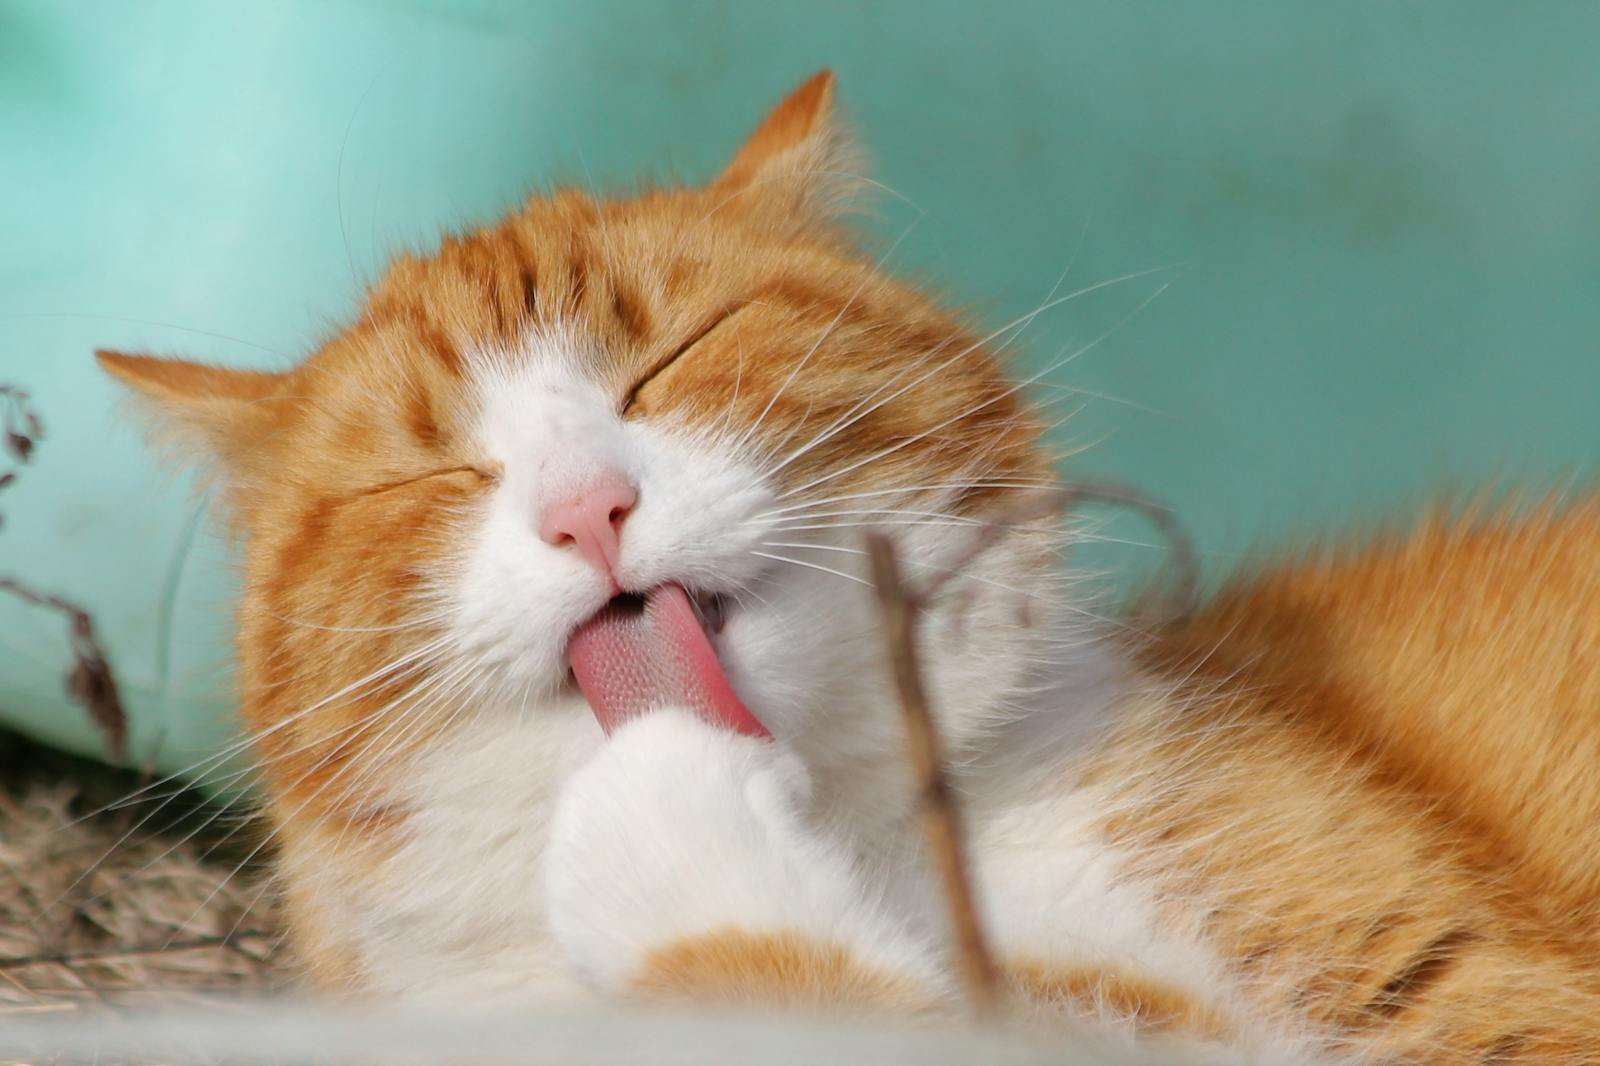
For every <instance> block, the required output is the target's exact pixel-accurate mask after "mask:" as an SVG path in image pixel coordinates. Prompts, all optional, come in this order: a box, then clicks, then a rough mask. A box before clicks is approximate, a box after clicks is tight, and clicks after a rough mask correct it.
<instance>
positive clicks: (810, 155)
mask: <svg viewBox="0 0 1600 1066" xmlns="http://www.w3.org/2000/svg"><path fill="white" fill-rule="evenodd" d="M862 169H863V163H862V160H861V153H860V151H859V149H858V147H857V145H856V142H855V138H854V136H853V135H852V133H851V131H850V128H849V127H848V125H846V123H845V122H844V121H843V120H842V119H840V117H839V115H838V111H837V108H836V107H835V105H834V77H833V72H832V71H828V70H822V71H818V72H817V73H816V74H813V75H812V76H811V77H810V78H809V79H808V80H807V81H806V82H805V83H804V84H803V85H801V86H800V87H799V88H797V89H795V90H794V92H792V93H790V94H789V95H788V96H787V97H786V98H785V99H784V100H783V102H782V103H780V104H779V105H778V106H777V107H775V108H773V109H772V111H771V112H770V113H769V114H768V115H767V117H766V118H765V119H764V120H763V121H762V123H761V125H759V126H757V127H756V129H755V132H754V133H752V134H751V135H750V136H749V138H748V139H747V140H746V141H745V142H744V145H743V147H741V148H740V149H739V151H738V152H737V153H736V154H735V155H734V157H733V160H732V161H731V162H730V163H729V164H728V165H727V167H726V168H724V169H723V171H722V173H721V174H720V175H718V176H717V178H716V180H715V181H713V182H712V183H711V191H712V192H713V193H717V194H721V195H722V197H723V198H724V200H725V201H728V202H732V201H735V200H737V201H742V202H745V203H748V204H752V205H761V206H768V207H771V208H773V210H774V212H775V213H776V214H777V215H778V216H780V217H783V218H787V219H792V220H799V221H810V222H827V221H830V220H832V219H833V218H835V217H837V216H838V215H840V214H843V213H845V212H847V211H849V210H850V209H851V208H853V207H854V206H855V200H856V197H857V195H858V194H859V192H860V190H861V186H862V185H864V184H866V182H865V180H864V178H863V176H862V173H861V172H862Z"/></svg>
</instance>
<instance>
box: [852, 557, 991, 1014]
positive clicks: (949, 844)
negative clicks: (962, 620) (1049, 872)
mask: <svg viewBox="0 0 1600 1066" xmlns="http://www.w3.org/2000/svg"><path fill="white" fill-rule="evenodd" d="M867 551H868V553H869V555H870V557H871V560H872V575H873V585H874V586H875V587H876V588H877V591H878V603H879V606H880V607H881V608H882V610H883V621H884V631H885V636H886V638H887V640H888V645H889V649H888V650H889V662H890V665H891V668H892V669H893V671H894V679H895V685H896V687H897V688H898V689H899V692H900V706H901V709H902V710H903V711H904V712H905V722H906V743H907V748H908V752H909V755H910V758H911V765H912V769H913V771H914V772H915V773H916V775H917V788H918V792H919V795H920V796H921V800H922V817H923V830H924V832H926V834H927V837H928V846H929V849H930V850H931V851H932V853H933V861H934V863H935V865H936V866H937V867H938V872H939V879H940V883H941V885H942V886H943V888H944V893H945V899H946V901H947V903H948V905H949V910H950V923H951V926H952V928H953V931H954V933H955V940H956V948H957V952H958V963H959V967H960V973H961V980H962V985H963V987H964V989H965V991H966V995H967V1001H968V1003H970V1004H971V1006H972V1009H973V1010H974V1011H975V1012H976V1013H978V1014H979V1015H985V1014H991V1013H993V1012H994V1010H995V1007H996V1005H997V1000H998V998H999V994H998V992H997V989H996V979H995V967H994V960H993V958H992V957H991V955H990V953H989V945H988V941H987V938H986V937H985V936H984V932H983V923H982V922H981V921H980V920H979V917H978V907H977V901H976V899H975V897H974V895H973V891H972V882H971V879H970V878H969V876H968V873H967V869H968V868H967V862H966V847H965V842H964V840H963V837H962V833H961V823H960V820H959V816H958V815H957V812H956V809H955V800H954V798H953V797H952V796H951V794H950V782H949V779H948V777H947V776H946V775H945V772H944V763H943V760H942V756H941V752H940V745H939V733H938V730H937V729H936V728H935V726H934V724H933V715H932V714H931V712H930V711H929V708H928V698H927V694H926V692H925V691H924V689H923V687H922V672H921V669H920V667H919V665H918V661H917V634H916V627H917V618H918V614H919V609H920V607H921V605H922V603H923V602H924V601H923V599H922V598H921V597H917V596H913V595H911V594H910V593H909V592H908V591H907V590H906V587H905V584H904V582H903V581H902V579H901V575H900V565H899V562H898V560H897V559H896V557H895V551H894V545H893V544H891V543H890V542H889V538H888V537H886V536H884V535H883V534H880V533H873V534H870V535H868V537H867Z"/></svg>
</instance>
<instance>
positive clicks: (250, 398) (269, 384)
mask: <svg viewBox="0 0 1600 1066" xmlns="http://www.w3.org/2000/svg"><path fill="white" fill-rule="evenodd" d="M94 354H95V358H96V359H98V360H99V361H100V365H101V366H102V367H104V368H105V369H106V370H107V371H109V372H110V373H111V375H112V376H113V377H115V378H117V379H118V380H119V381H121V382H122V383H123V384H125V385H128V386H131V387H132V389H133V391H134V392H135V393H136V394H137V396H138V398H139V400H141V401H142V403H141V406H142V407H143V408H144V410H145V411H146V413H147V414H149V415H150V416H151V417H152V421H153V422H154V423H155V429H156V436H157V437H158V438H159V439H161V440H162V441H164V442H166V443H167V444H169V445H172V446H175V447H176V448H177V449H178V450H179V451H181V452H184V453H186V458H189V459H191V460H194V459H198V460H200V461H201V462H202V463H204V462H205V461H207V460H211V461H217V462H218V464H219V465H220V466H221V468H222V470H223V472H224V473H226V474H227V475H228V478H229V480H230V481H231V482H232V483H233V484H234V485H235V487H240V484H241V483H242V482H249V481H250V480H251V479H252V476H253V474H254V473H255V472H256V471H255V468H256V467H257V466H258V465H259V464H261V463H263V462H265V461H266V459H265V455H266V453H267V452H268V451H269V449H270V445H271V442H272V439H273V437H274V436H275V433H274V429H275V428H276V425H277V423H278V421H279V420H280V419H281V417H282V416H283V414H284V411H285V407H286V404H285V403H283V402H280V398H281V391H282V386H283V383H284V381H285V380H286V378H287V375H286V374H275V373H271V372H269V371H261V370H233V369H229V368H227V367H220V366H209V365H206V364H204V363H191V362H188V361H186V360H182V359H160V358H157V357H155V356H149V355H125V354H123V353H121V352H108V351H98V352H95V353H94Z"/></svg>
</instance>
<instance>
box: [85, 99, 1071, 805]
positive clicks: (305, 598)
mask: <svg viewBox="0 0 1600 1066" xmlns="http://www.w3.org/2000/svg"><path fill="white" fill-rule="evenodd" d="M846 148H847V138H845V137H844V136H843V135H842V132H841V129H840V127H839V123H838V121H837V119H836V116H835V115H834V113H833V79H832V77H831V76H830V75H828V74H826V73H823V74H819V75H817V76H816V77H814V78H812V79H811V80H810V81H809V82H807V83H806V84H805V85H804V86H802V87H801V88H800V89H799V90H797V91H796V92H795V93H794V94H793V95H792V96H790V97H789V98H788V99H787V100H785V101H784V102H783V103H782V104H781V105H780V106H779V107H778V108H777V109H776V110H775V111H773V112H772V114H771V115H770V116H769V117H768V118H767V119H766V120H765V122H764V123H763V124H762V125H761V126H760V127H759V128H758V129H757V130H756V132H755V133H754V135H753V136H752V137H751V138H750V139H749V141H748V142H747V143H746V144H745V145H744V146H743V148H741V149H740V151H739V152H738V153H737V155H736V156H735V157H734V159H733V161H732V162H731V163H730V164H729V165H728V167H727V168H726V169H725V170H724V171H723V172H722V174H721V175H720V176H718V177H717V178H716V179H715V180H714V181H712V182H711V183H710V184H709V185H707V186H705V187H697V188H673V189H665V190H660V191H654V192H648V193H645V194H643V195H641V196H638V197H635V198H630V199H617V200H604V199H597V198H595V197H593V196H591V195H588V194H585V193H581V192H575V191H570V190H568V191H562V192H557V193H555V194H553V195H550V196H541V197H537V198H535V199H533V200H532V201H531V202H529V203H528V204H527V205H526V206H525V207H523V208H521V209H519V210H518V211H516V212H515V213H513V214H512V215H511V216H510V217H509V218H507V219H505V220H504V221H503V222H501V223H499V224H498V225H495V226H491V227H488V228H485V229H481V230H478V231H476V232H473V233H470V234H467V235H465V236H462V237H458V238H455V239H451V240H447V241H445V242H444V245H443V247H442V249H441V250H440V251H439V252H438V254H436V255H433V256H429V257H426V258H412V257H407V258H402V259H400V260H398V261H397V262H396V263H394V265H393V266H392V267H391V268H390V270H389V272H388V275H387V276H386V277H385V278H384V279H383V280H382V281H381V282H379V283H378V284H377V285H376V286H375V287H374V288H373V290H372V292H371V294H370V296H369V298H368V300H367V302H366V304H365V306H364V308H363V309H362V311H361V314H360V316H359V318H358V319H357V320H356V321H355V323H354V324H353V325H351V326H350V327H349V328H348V329H346V330H344V331H343V332H342V333H340V334H339V335H337V336H336V337H334V338H333V339H332V340H331V341H329V342H328V343H327V344H326V345H324V346H323V347H322V349H321V350H319V351H318V352H316V353H315V354H314V355H312V356H311V357H310V358H309V359H307V360H306V361H305V362H304V363H303V364H301V365H299V366H297V367H294V368H292V369H288V370H284V371H281V372H260V371H238V370H227V369H219V368H214V367H208V366H202V365H199V364H193V363H187V362H180V361H170V360H162V359H154V358H149V357H144V356H131V355H118V354H111V353H102V356H101V358H102V361H103V362H104V364H105V365H106V366H107V368H108V369H110V370H111V371H112V372H113V373H114V374H115V375H116V376H118V377H119V378H121V379H122V380H123V381H125V382H127V383H129V384H130V385H132V386H133V387H134V388H135V389H136V390H138V391H139V392H140V393H142V394H144V396H146V397H147V398H149V399H151V400H153V401H155V407H156V409H157V410H158V412H159V414H160V416H161V421H162V423H163V424H164V426H165V427H166V428H167V429H168V430H170V431H171V433H170V435H172V436H175V437H176V438H178V439H180V440H183V441H186V442H189V443H192V444H198V445H200V446H202V447H203V448H204V449H205V450H207V451H208V452H209V453H210V454H211V455H213V456H214V457H216V458H217V460H218V466H219V468H220V469H221V471H222V473H223V476H224V477H225V480H226V482H227V484H228V486H229V492H228V498H229V500H230V502H231V507H232V510H233V512H234V515H235V517H236V522H237V524H238V527H239V528H240V530H241V532H242V533H243V538H244V544H245V549H246V558H247V563H246V587H245V601H244V604H243V608H242V611H241V618H240V624H241V633H240V652H241V668H242V687H243V691H242V696H243V701H244V707H245V713H246V718H247V721H248V724H249V725H250V727H251V728H252V729H253V730H255V731H257V732H258V733H262V734H264V739H263V741H262V743H261V747H262V750H263V752H264V754H265V755H266V756H267V757H268V758H269V759H276V760H277V761H278V762H279V763H280V764H281V765H280V770H281V772H282V774H283V775H284V776H283V777H281V778H280V784H283V783H286V782H287V781H288V780H289V778H290V777H293V776H294V775H296V774H299V775H302V777H304V776H309V777H312V778H322V777H325V776H326V774H327V773H328V772H330V771H329V770H328V768H329V767H332V768H334V771H332V772H336V771H337V769H338V768H339V767H342V766H346V765H354V764H358V763H359V762H360V761H361V760H362V759H363V758H366V757H371V756H372V755H373V753H374V752H375V751H378V750H385V751H394V750H397V747H403V744H399V745H398V746H397V744H396V742H397V741H398V740H400V739H402V738H403V739H404V740H405V742H406V743H422V742H425V740H424V738H425V737H426V735H427V734H428V730H427V729H424V728H421V727H420V726H419V728H417V729H414V730H411V731H410V732H409V734H408V733H407V732H406V731H405V730H395V729H394V728H392V725H393V721H392V720H393V719H395V718H396V717H397V716H399V715H413V716H415V715H419V714H422V713H423V710H422V709H425V708H433V707H437V706H451V707H453V708H456V709H457V710H459V713H462V714H474V715H484V714H526V715H537V714H539V713H541V708H543V707H546V706H552V707H553V706H556V705H561V704H563V702H564V703H565V704H566V705H570V703H571V702H572V700H573V695H572V689H571V679H570V675H569V669H568V665H569V664H568V662H567V659H566V647H567V643H568V639H569V637H570V635H571V634H572V633H573V631H574V629H575V628H576V627H578V626H579V625H580V624H582V623H583V622H584V621H585V620H586V619H589V618H590V617H592V616H594V615H595V614H596V612H598V611H600V610H601V609H602V608H604V607H605V606H606V604H607V603H608V601H610V600H611V599H612V598H613V596H614V595H616V594H617V593H618V591H619V590H622V591H626V592H633V593H643V592H646V591H648V590H650V589H652V588H654V587H656V586H659V585H661V584H662V583H664V582H678V583H680V584H681V585H682V586H684V587H685V588H686V589H688V590H689V591H690V592H691V593H692V594H693V595H694V596H695V597H696V598H697V599H698V600H699V601H700V605H701V607H702V609H703V610H704V611H705V612H706V613H707V615H708V616H709V617H710V619H711V622H710V624H711V625H712V627H713V628H717V629H718V630H719V631H718V632H717V633H716V636H715V638H714V642H715V645H716V648H717V652H718V655H719V657H720V658H721V660H722V662H723V665H724V667H725V669H726V671H727V674H728V676H729V678H730V679H731V680H732V682H733V684H734V686H735V688H736V689H737V690H738V692H739V693H740V695H741V696H742V697H743V699H744V701H745V703H746V704H747V705H748V706H749V707H750V708H751V709H752V710H753V711H754V712H755V713H756V714H757V715H758V716H759V717H760V718H761V719H762V720H763V721H765V722H766V724H767V725H768V726H769V727H770V728H771V729H772V731H773V732H774V733H776V734H778V735H779V736H780V737H786V738H788V739H790V740H792V741H793V742H794V743H795V744H796V745H798V746H800V747H801V748H802V750H805V751H808V752H810V753H811V754H812V755H813V756H814V757H815V758H816V759H818V760H819V761H822V762H827V761H828V760H829V759H834V760H835V761H837V762H841V763H842V762H845V761H848V760H849V759H850V758H853V757H854V756H855V755H857V754H859V752H855V751H854V750H853V749H854V748H856V747H858V746H860V745H862V744H869V745H870V744H875V743H895V744H897V743H898V740H897V732H896V730H897V728H898V726H897V723H896V722H895V720H894V719H893V717H892V715H893V709H892V708H893V704H892V701H891V700H890V699H889V698H887V695H886V694H887V692H888V691H889V690H888V689H887V685H886V680H885V679H886V676H887V675H886V669H885V666H884V654H883V643H882V638H881V636H880V631H879V628H878V624H877V614H876V609H875V605H874V601H873V596H872V590H871V588H870V586H869V584H868V582H867V573H868V569H867V566H866V564H865V558H864V556H863V554H862V547H863V534H864V533H865V532H866V531H867V530H872V529H876V530H881V531H883V532H886V533H888V534H891V535H892V536H893V538H894V540H895V541H896V543H897V544H898V545H899V547H900V551H901V554H902V558H903V561H904V565H905V567H906V571H907V574H908V576H909V578H910V579H911V580H912V581H913V582H917V583H923V582H926V581H927V580H929V579H931V578H933V577H935V576H936V575H938V574H940V573H941V568H942V567H944V566H945V565H946V564H947V563H949V562H951V561H953V560H955V559H957V558H958V557H960V556H962V555H963V554H964V553H965V552H966V550H967V548H968V546H969V545H970V544H971V543H972V541H973V539H974V538H975V537H979V536H982V535H983V530H984V529H985V525H984V523H985V522H986V521H987V520H988V519H989V518H990V517H992V516H995V515H996V514H997V513H999V510H1000V509H1001V508H1003V507H1004V506H1005V504H1006V502H1007V501H1008V500H1010V499H1013V498H1014V497H1016V496H1017V495H1018V494H1020V493H1024V492H1029V491H1032V490H1034V489H1036V488H1037V487H1038V486H1040V485H1044V484H1048V483H1049V481H1050V479H1051V478H1052V476H1053V466H1052V462H1051V460H1050V458H1049V457H1048V456H1047V455H1046V454H1045V452H1044V451H1043V449H1042V447H1041V443H1040V432H1041V430H1040V426H1039V424H1038V423H1037V422H1036V420H1035V419H1034V418H1033V417H1032V416H1031V414H1030V412H1029V411H1028V409H1027V408H1026V406H1025V398H1024V397H1023V396H1022V395H1020V394H1019V393H1018V391H1017V389H1016V388H1015V386H1014V385H1013V383H1012V382H1011V381H1010V380H1009V379H1008V377H1007V376H1006V374H1005V372H1004V369H1003V368H1002V366H1001V365H1000V363H999V362H998V361H997V359H996V357H995V355H994V354H993V351H992V348H993V345H991V344H990V343H988V342H987V341H986V339H985V338H984V337H982V336H980V335H979V334H978V333H976V332H974V331H973V330H971V329H969V328H968V326H966V325H965V324H964V323H962V322H961V321H960V320H959V319H958V318H956V317H954V316H952V315H951V314H949V313H947V312H945V311H943V310H941V309H940V308H939V307H937V306H935V305H934V304H933V303H931V302H930V301H929V300H928V299H927V298H925V297H924V296H923V295H922V294H920V293H919V292H917V291H916V290H915V289H913V288H911V287H908V286H906V285H904V284H901V283H898V282H896V281H894V280H892V279H890V278H888V277H886V276H884V275H883V274H882V273H880V272H879V270H878V269H877V267H876V266H875V264H874V261H873V259H872V258H871V257H869V256H867V255H865V254H864V253H863V252H862V251H860V250H859V249H858V248H857V247H856V245H855V244H854V243H853V242H852V240H851V238H850V235H849V234H848V232H847V230H846V228H845V227H844V225H843V223H842V222H841V217H840V216H841V211H842V210H844V209H846V208H847V207H848V206H849V198H850V196H851V194H852V190H853V187H855V186H856V185H858V183H859V179H858V178H857V177H856V171H855V170H854V169H853V168H854V163H853V162H851V160H850V159H849V158H848V155H847V151H846ZM1002 540H1003V541H1004V542H1005V543H1001V544H999V545H997V546H996V547H995V548H993V549H992V550H989V551H987V552H985V554H984V555H983V556H982V557H981V558H980V559H979V560H978V561H977V562H976V563H974V564H973V565H972V567H971V570H972V572H971V573H970V574H967V575H964V576H962V577H960V578H959V579H957V580H953V581H951V582H949V583H948V584H946V585H945V586H944V588H943V590H942V591H941V593H940V595H939V597H938V599H937V602H936V603H935V605H934V609H933V611H932V612H931V616H930V617H929V619H928V624H927V625H926V626H925V637H926V639H927V641H928V642H929V659H930V664H931V672H932V673H933V675H934V688H935V697H936V702H938V703H939V704H940V705H941V707H943V708H946V709H947V710H953V709H954V708H955V706H956V705H957V704H959V703H960V702H962V701H968V702H970V701H972V700H973V699H975V698H979V697H981V698H982V699H983V700H984V701H985V702H987V701H990V700H993V699H994V698H995V697H996V696H997V695H1003V690H1004V689H1005V688H1006V687H1007V686H1008V685H1010V684H1012V683H1014V682H1015V680H1016V676H1015V675H1017V674H1018V673H1019V672H1020V671H1021V670H1023V669H1024V663H1025V661H1026V660H1027V658H1028V656H1029V654H1030V653H1029V652H1028V650H1027V648H1026V644H1027V640H1026V634H1027V632H1028V630H1029V627H1030V625H1031V624H1032V623H1033V622H1034V621H1036V620H1037V619H1039V618H1040V617H1041V616H1042V614H1043V613H1044V612H1045V611H1046V610H1047V607H1046V605H1045V604H1043V603H1041V602H1039V601H1040V600H1041V599H1042V598H1047V597H1048V596H1049V595H1050V589H1049V581H1050V579H1049V573H1050V571H1051V569H1052V567H1051V561H1052V558H1053V552H1054V550H1055V549H1056V547H1057V546H1058V542H1057V539H1056V533H1055V531H1054V526H1053V523H1051V522H1048V521H1047V522H1045V523H1044V524H1043V527H1042V528H1041V527H1040V526H1039V525H1038V524H1035V525H1034V526H1033V527H1032V528H1030V529H1029V530H1027V531H1022V532H1017V533H1014V534H1012V535H1010V536H1008V537H1006V538H1002ZM719 615H720V616H721V617H720V619H719V618H718V617H717V616H719ZM879 708H887V714H888V716H889V717H884V716H883V715H882V714H880V713H879V710H878V709H879ZM873 716H877V717H875V718H874V717H873ZM447 718H448V716H447V715H441V714H434V715H433V716H432V720H431V726H438V727H442V725H443V723H444V722H445V721H446V720H447ZM869 718H871V719H872V722H873V723H876V724H869V723H868V719H869ZM386 725H387V726H390V728H388V729H386V728H385V726H386ZM872 738H877V739H872ZM385 743H388V744H390V745H391V747H390V748H388V749H384V748H383V745H384V744H385ZM308 760H311V761H308Z"/></svg>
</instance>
